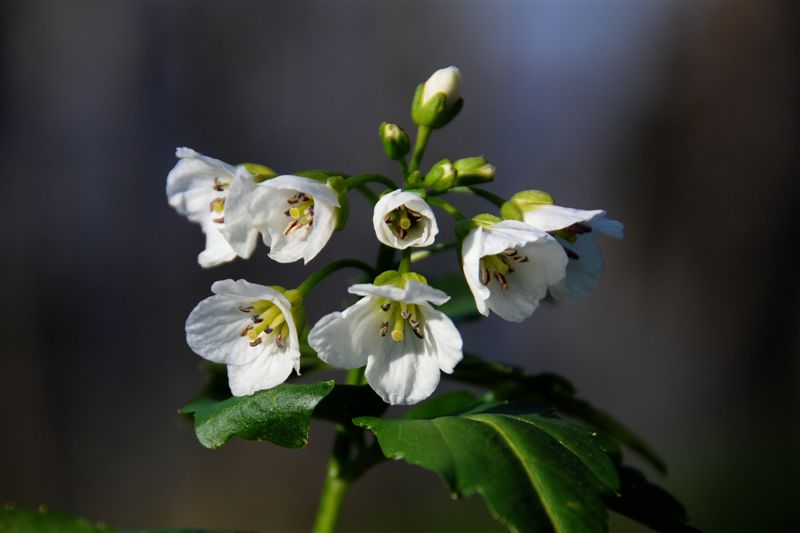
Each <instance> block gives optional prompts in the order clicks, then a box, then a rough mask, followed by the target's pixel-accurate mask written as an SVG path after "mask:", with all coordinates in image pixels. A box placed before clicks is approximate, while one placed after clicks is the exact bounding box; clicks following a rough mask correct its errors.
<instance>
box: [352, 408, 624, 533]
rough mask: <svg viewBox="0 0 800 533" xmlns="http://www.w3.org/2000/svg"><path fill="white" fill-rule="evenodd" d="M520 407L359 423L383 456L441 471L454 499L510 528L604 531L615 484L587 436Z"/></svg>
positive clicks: (576, 428)
mask: <svg viewBox="0 0 800 533" xmlns="http://www.w3.org/2000/svg"><path fill="white" fill-rule="evenodd" d="M518 410H519V409H502V408H500V409H492V410H490V411H484V412H476V411H478V410H476V409H474V408H473V410H472V411H470V413H468V414H463V415H460V416H442V417H438V418H433V419H428V420H419V419H411V420H407V419H391V420H390V419H381V418H369V417H365V418H359V419H356V420H354V422H355V423H356V424H358V425H360V426H362V427H365V428H368V429H369V430H370V431H372V432H373V433H374V434H375V436H376V437H377V439H378V443H379V444H380V446H381V449H382V450H383V453H384V455H386V456H387V457H390V458H393V459H402V460H404V461H407V462H409V463H412V464H416V465H420V466H422V467H423V468H427V469H429V470H432V471H434V472H436V473H437V474H439V476H440V477H441V478H442V479H443V480H444V482H445V483H446V484H447V485H448V487H449V488H450V490H451V491H452V492H453V495H454V496H456V497H462V496H469V495H471V494H475V493H478V494H481V496H483V498H484V500H485V501H486V504H487V506H488V508H489V510H490V512H491V513H492V515H493V516H494V517H495V518H497V519H498V520H499V521H501V522H502V523H504V524H506V525H507V526H508V527H509V529H511V530H513V531H549V530H555V531H560V532H590V531H605V529H606V522H607V518H608V515H607V512H606V508H605V505H604V503H603V496H604V495H605V494H611V493H614V492H615V491H616V490H617V489H618V488H619V481H618V479H617V473H616V470H615V468H614V464H613V463H612V462H611V460H610V459H609V457H608V456H607V455H606V453H605V452H604V450H603V449H602V448H601V447H600V446H598V444H597V443H596V442H595V439H594V437H593V436H592V434H591V433H590V432H589V431H588V430H586V429H585V428H582V427H581V426H578V425H576V424H573V423H571V422H566V421H563V420H559V419H556V418H550V417H546V416H542V415H540V414H533V413H528V414H515V411H518Z"/></svg>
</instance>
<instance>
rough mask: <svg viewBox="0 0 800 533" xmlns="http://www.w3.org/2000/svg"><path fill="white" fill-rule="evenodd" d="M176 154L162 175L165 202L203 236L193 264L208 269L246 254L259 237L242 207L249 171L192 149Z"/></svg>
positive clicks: (251, 183) (250, 180) (248, 189)
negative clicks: (165, 172) (165, 192)
mask: <svg viewBox="0 0 800 533" xmlns="http://www.w3.org/2000/svg"><path fill="white" fill-rule="evenodd" d="M175 155H176V156H177V157H178V158H179V161H178V163H177V164H176V165H175V167H173V169H172V170H171V171H170V173H169V175H168V176H167V200H168V202H169V205H171V206H172V207H174V208H175V209H176V210H177V211H178V213H180V214H181V215H184V216H186V217H187V218H188V219H189V220H191V221H192V222H195V223H197V224H200V227H201V228H202V229H203V232H204V233H205V234H206V247H205V250H203V251H202V252H200V255H198V256H197V262H198V263H200V266H202V267H204V268H209V267H213V266H216V265H219V264H221V263H225V262H227V261H231V260H232V259H234V258H235V257H236V256H237V255H238V256H240V257H243V258H248V257H250V255H251V254H252V253H253V249H254V248H255V245H256V240H257V237H258V232H257V231H256V230H255V228H253V226H252V222H251V221H250V216H249V214H248V212H247V210H246V209H245V206H246V202H247V199H248V196H249V193H250V192H252V190H253V189H255V187H256V183H255V181H254V179H253V176H252V174H250V173H249V172H248V171H247V170H246V169H245V168H244V167H241V166H240V167H238V168H237V167H234V166H232V165H229V164H228V163H225V162H223V161H220V160H218V159H214V158H211V157H206V156H204V155H201V154H198V153H197V152H195V151H194V150H192V149H191V148H178V149H177V150H176V151H175Z"/></svg>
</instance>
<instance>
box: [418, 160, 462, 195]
mask: <svg viewBox="0 0 800 533" xmlns="http://www.w3.org/2000/svg"><path fill="white" fill-rule="evenodd" d="M456 176H457V174H456V167H454V166H453V164H452V163H451V162H450V160H449V159H442V160H441V161H439V162H437V163H436V164H435V165H433V167H432V168H431V170H430V172H428V174H427V175H426V176H425V185H426V186H427V187H430V188H431V189H433V190H434V191H437V192H441V191H446V190H447V189H449V188H450V187H452V186H453V184H454V183H455V182H456Z"/></svg>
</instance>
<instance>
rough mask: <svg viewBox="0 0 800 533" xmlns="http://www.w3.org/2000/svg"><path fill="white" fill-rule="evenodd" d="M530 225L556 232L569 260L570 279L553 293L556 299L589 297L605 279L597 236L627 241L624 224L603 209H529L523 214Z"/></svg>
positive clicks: (541, 207) (536, 207)
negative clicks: (608, 216) (625, 239)
mask: <svg viewBox="0 0 800 533" xmlns="http://www.w3.org/2000/svg"><path fill="white" fill-rule="evenodd" d="M522 216H523V219H524V221H525V223H526V224H530V225H531V226H533V227H535V228H538V229H540V230H542V231H548V232H553V233H554V235H555V236H556V238H557V239H558V241H559V242H560V243H561V245H562V246H563V247H564V249H565V250H566V252H567V256H568V257H569V264H568V265H567V277H566V279H565V280H564V283H563V284H560V285H558V286H556V287H553V289H552V290H551V292H552V294H553V296H555V297H556V298H560V297H562V296H563V295H564V294H565V293H566V294H569V295H570V296H572V297H573V298H579V297H582V296H585V295H587V294H588V293H589V292H590V291H591V290H592V289H594V288H595V287H596V286H597V284H598V283H599V282H600V280H601V279H602V277H603V255H602V254H601V253H600V247H599V246H598V245H597V234H598V233H602V234H604V235H609V236H611V237H614V238H616V239H622V238H623V230H624V227H623V225H622V223H621V222H618V221H616V220H612V219H610V218H607V217H606V212H605V211H603V210H602V209H594V210H583V209H572V208H570V207H561V206H557V205H550V204H540V205H536V206H527V208H526V209H524V210H522Z"/></svg>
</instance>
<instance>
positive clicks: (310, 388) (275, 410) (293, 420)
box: [181, 381, 333, 448]
mask: <svg viewBox="0 0 800 533" xmlns="http://www.w3.org/2000/svg"><path fill="white" fill-rule="evenodd" d="M331 390H333V382H332V381H323V382H320V383H314V384H310V385H295V384H290V383H284V384H282V385H278V386H277V387H275V388H272V389H269V390H264V391H259V392H256V393H255V394H252V395H250V396H242V397H233V398H228V399H226V400H217V399H214V398H207V397H201V398H196V399H195V400H193V401H192V402H190V403H189V404H188V405H187V406H185V407H184V408H183V409H182V410H181V412H184V413H192V414H194V427H195V432H196V433H197V439H198V440H199V441H200V443H201V444H202V445H203V446H205V447H207V448H217V447H219V446H222V445H223V444H224V443H225V442H227V441H228V440H229V439H231V438H232V437H239V438H242V439H247V440H267V441H270V442H272V443H274V444H277V445H278V446H283V447H285V448H300V447H302V446H305V445H306V444H307V443H308V429H309V425H310V423H311V414H312V412H313V411H314V408H315V407H316V406H317V404H318V403H319V402H320V401H321V400H322V399H323V398H324V397H325V396H327V395H328V394H329V393H330V392H331Z"/></svg>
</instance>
